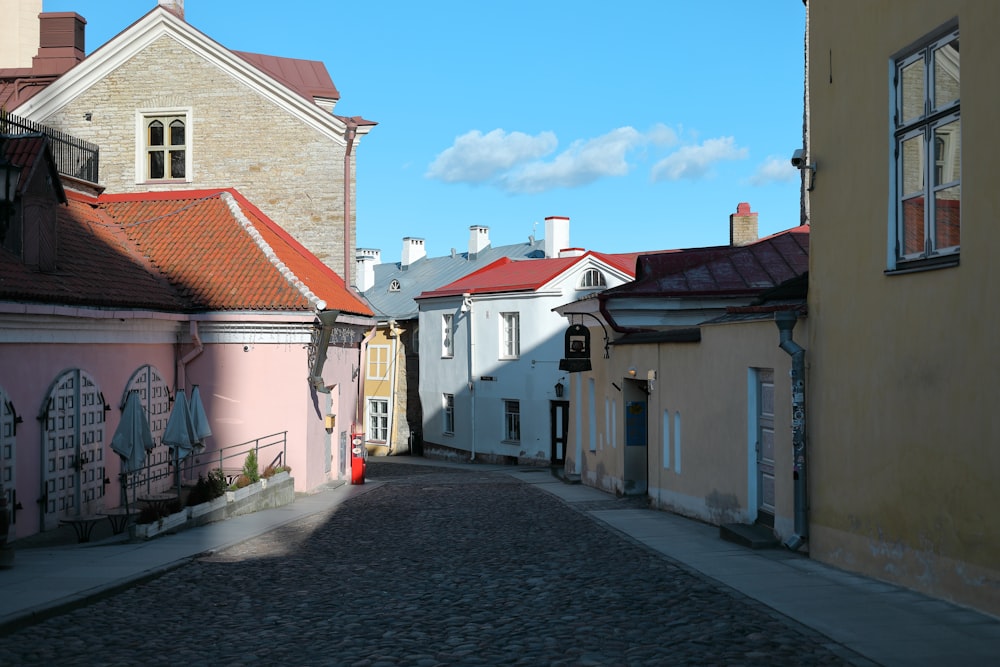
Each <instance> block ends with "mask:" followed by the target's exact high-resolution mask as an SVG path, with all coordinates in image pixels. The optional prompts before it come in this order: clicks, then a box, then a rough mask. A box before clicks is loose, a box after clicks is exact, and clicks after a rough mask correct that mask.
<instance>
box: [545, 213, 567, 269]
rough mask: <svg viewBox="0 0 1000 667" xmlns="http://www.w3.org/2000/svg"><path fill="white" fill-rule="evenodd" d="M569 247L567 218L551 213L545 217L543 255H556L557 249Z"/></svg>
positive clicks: (557, 254)
mask: <svg viewBox="0 0 1000 667" xmlns="http://www.w3.org/2000/svg"><path fill="white" fill-rule="evenodd" d="M568 247H569V218H564V217H562V216H560V215H552V216H549V217H547V218H545V257H546V258H550V259H551V258H552V257H558V256H559V251H560V250H562V249H563V248H568Z"/></svg>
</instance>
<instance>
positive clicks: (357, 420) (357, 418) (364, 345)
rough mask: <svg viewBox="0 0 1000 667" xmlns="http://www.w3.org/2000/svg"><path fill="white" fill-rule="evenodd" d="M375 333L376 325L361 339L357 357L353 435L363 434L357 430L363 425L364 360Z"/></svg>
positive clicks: (366, 357)
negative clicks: (356, 387)
mask: <svg viewBox="0 0 1000 667" xmlns="http://www.w3.org/2000/svg"><path fill="white" fill-rule="evenodd" d="M377 332H378V324H376V325H375V326H373V327H372V330H371V331H369V332H368V333H366V334H365V337H364V338H362V339H361V349H360V350H359V355H358V401H357V403H358V406H357V409H356V410H355V415H354V429H353V432H354V433H363V431H359V430H358V425H359V424H360V425H361V427H362V428H363V427H364V425H365V378H366V377H368V372H367V369H366V368H365V360H366V359H368V343H370V342H371V340H372V338H374V337H375V334H376V333H377ZM365 437H367V434H365Z"/></svg>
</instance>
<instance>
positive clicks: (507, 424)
mask: <svg viewBox="0 0 1000 667" xmlns="http://www.w3.org/2000/svg"><path fill="white" fill-rule="evenodd" d="M503 439H504V442H521V401H518V400H515V399H512V398H505V399H503Z"/></svg>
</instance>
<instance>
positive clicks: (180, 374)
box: [176, 320, 205, 389]
mask: <svg viewBox="0 0 1000 667" xmlns="http://www.w3.org/2000/svg"><path fill="white" fill-rule="evenodd" d="M190 325H191V340H192V341H194V349H193V350H191V351H190V352H188V353H187V354H185V355H184V356H183V357H180V358H179V359H178V360H177V386H176V389H184V384H185V382H186V381H187V377H186V376H187V365H188V364H189V363H190V362H191V361H192V360H193V359H194V358H195V357H197V356H198V355H199V354H201V353H202V352H203V351H204V350H205V346H204V345H203V344H202V342H201V338H200V337H199V335H198V322H197V321H195V320H191V322H190Z"/></svg>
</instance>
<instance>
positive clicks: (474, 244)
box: [469, 225, 490, 259]
mask: <svg viewBox="0 0 1000 667" xmlns="http://www.w3.org/2000/svg"><path fill="white" fill-rule="evenodd" d="M489 247H490V228H489V227H483V226H481V225H472V226H471V227H469V259H475V258H476V256H477V255H478V254H479V253H481V252H482V251H484V250H486V249H487V248H489Z"/></svg>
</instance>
